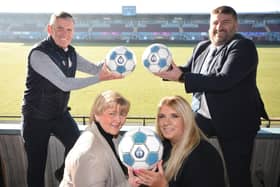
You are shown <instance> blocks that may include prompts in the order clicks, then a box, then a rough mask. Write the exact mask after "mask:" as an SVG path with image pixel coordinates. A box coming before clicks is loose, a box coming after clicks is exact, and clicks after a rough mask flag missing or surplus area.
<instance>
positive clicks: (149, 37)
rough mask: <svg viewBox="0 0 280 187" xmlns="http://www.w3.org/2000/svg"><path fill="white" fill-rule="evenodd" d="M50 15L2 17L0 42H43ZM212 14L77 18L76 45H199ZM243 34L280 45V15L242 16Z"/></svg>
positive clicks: (92, 16)
mask: <svg viewBox="0 0 280 187" xmlns="http://www.w3.org/2000/svg"><path fill="white" fill-rule="evenodd" d="M49 16H50V14H47V13H30V14H28V13H0V41H21V42H34V41H39V40H40V39H42V38H43V37H45V36H46V29H45V27H46V24H47V23H48V19H49ZM209 16H210V15H209V14H136V15H133V16H123V15H122V14H74V17H75V20H76V29H75V37H74V40H75V41H76V42H92V41H100V42H114V41H117V42H119V41H122V42H123V41H125V42H145V41H158V40H161V41H162V40H166V42H178V43H180V42H184V43H186V42H198V41H201V40H204V39H206V38H208V28H209V25H208V24H209ZM239 22H240V26H239V32H241V33H242V34H244V35H246V36H247V37H248V38H251V39H252V40H254V41H255V42H257V43H276V44H277V43H280V13H278V12H276V13H248V14H246V13H242V14H239Z"/></svg>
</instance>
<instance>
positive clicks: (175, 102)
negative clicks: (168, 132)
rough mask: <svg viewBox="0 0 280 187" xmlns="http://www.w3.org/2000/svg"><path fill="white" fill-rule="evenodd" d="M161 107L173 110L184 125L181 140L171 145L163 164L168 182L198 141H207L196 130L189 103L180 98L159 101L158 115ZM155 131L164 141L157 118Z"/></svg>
mask: <svg viewBox="0 0 280 187" xmlns="http://www.w3.org/2000/svg"><path fill="white" fill-rule="evenodd" d="M162 106H168V107H171V108H172V109H174V110H175V111H176V112H177V113H178V115H179V116H180V117H181V118H182V120H183V123H184V132H183V135H182V138H181V139H180V140H179V142H177V143H176V144H175V145H172V151H171V154H170V157H169V159H168V160H167V162H165V164H164V168H165V176H166V178H167V180H168V181H170V180H171V179H172V178H175V179H176V177H177V175H178V173H179V171H180V168H181V166H182V165H183V162H184V160H185V159H186V158H187V157H188V155H189V154H190V153H191V152H192V150H193V149H194V148H195V147H196V146H197V145H198V144H199V142H200V140H201V139H202V138H203V139H207V138H206V136H205V135H204V134H203V133H202V131H201V130H200V129H199V128H198V126H197V124H196V122H195V119H194V115H193V112H192V109H191V107H190V105H189V103H188V102H187V101H186V100H185V99H184V98H183V97H181V96H168V97H164V98H162V99H161V101H160V103H159V105H158V114H159V112H160V109H161V107H162ZM156 123H157V125H156V131H157V132H158V134H159V136H160V137H161V138H162V139H164V137H163V134H162V133H161V131H160V128H159V118H158V116H157V119H156Z"/></svg>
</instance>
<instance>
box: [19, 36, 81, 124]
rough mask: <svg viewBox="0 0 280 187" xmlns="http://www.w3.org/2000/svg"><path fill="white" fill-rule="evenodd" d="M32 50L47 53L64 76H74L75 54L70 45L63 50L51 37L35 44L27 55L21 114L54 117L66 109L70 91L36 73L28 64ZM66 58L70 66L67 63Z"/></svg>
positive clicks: (46, 117) (34, 116)
mask: <svg viewBox="0 0 280 187" xmlns="http://www.w3.org/2000/svg"><path fill="white" fill-rule="evenodd" d="M34 50H39V51H42V52H44V53H45V54H47V55H48V56H49V57H50V59H51V60H52V61H50V63H55V64H56V65H57V67H58V68H59V69H60V70H61V71H62V72H63V73H64V75H65V76H66V77H74V76H75V72H76V67H77V56H76V52H75V49H74V48H73V47H72V46H69V47H68V51H67V52H65V51H64V50H63V49H62V48H60V47H58V46H57V45H56V44H55V43H54V41H53V39H52V38H51V37H48V38H47V39H45V40H43V41H42V42H40V43H39V44H38V45H36V46H35V47H34V48H33V49H31V52H30V53H29V56H28V71H27V78H26V84H25V85H26V90H25V92H24V102H23V106H22V114H23V116H24V117H31V118H39V119H55V118H56V117H59V116H61V115H62V114H63V113H64V112H65V111H67V104H68V101H69V96H70V92H65V91H62V90H61V89H59V88H58V87H56V86H55V85H54V84H52V83H51V82H50V81H49V80H47V79H46V78H44V77H43V76H41V75H40V74H38V73H37V72H36V71H35V70H34V69H33V68H32V67H31V65H30V56H31V54H32V52H33V51H34ZM68 58H70V60H71V66H69V65H68V63H69V62H68Z"/></svg>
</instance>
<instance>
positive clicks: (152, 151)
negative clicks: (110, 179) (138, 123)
mask: <svg viewBox="0 0 280 187" xmlns="http://www.w3.org/2000/svg"><path fill="white" fill-rule="evenodd" d="M118 154H119V157H120V160H121V161H122V162H123V163H124V164H125V165H127V166H130V167H132V168H134V169H140V168H141V169H151V168H153V167H154V166H155V165H156V164H157V162H158V161H159V160H161V158H162V154H163V145H162V142H161V140H160V138H159V136H158V135H157V134H156V133H155V132H154V131H153V130H152V129H150V128H147V127H138V128H135V129H132V130H129V131H127V132H126V133H125V134H124V135H123V137H122V139H121V141H120V143H119V146H118Z"/></svg>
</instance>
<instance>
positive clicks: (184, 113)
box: [135, 96, 225, 187]
mask: <svg viewBox="0 0 280 187" xmlns="http://www.w3.org/2000/svg"><path fill="white" fill-rule="evenodd" d="M156 130H157V132H158V134H159V135H160V137H161V138H162V140H163V144H164V154H163V161H160V162H159V163H158V164H157V167H156V168H154V169H153V170H145V169H138V170H135V174H136V175H137V176H138V177H139V181H138V182H139V183H141V184H144V185H146V186H152V187H167V186H169V187H225V178H224V167H223V162H222V159H221V157H220V155H219V153H218V151H217V150H216V149H215V148H214V147H213V146H212V145H211V144H210V143H209V142H208V140H207V138H206V137H205V135H204V134H203V133H202V131H201V130H200V129H199V128H198V127H197V125H196V123H195V120H194V116H193V112H192V110H191V107H190V105H189V104H188V102H187V101H186V100H185V99H184V98H182V97H180V96H171V97H165V98H163V99H162V100H161V102H160V104H159V107H158V115H157V126H156Z"/></svg>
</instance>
